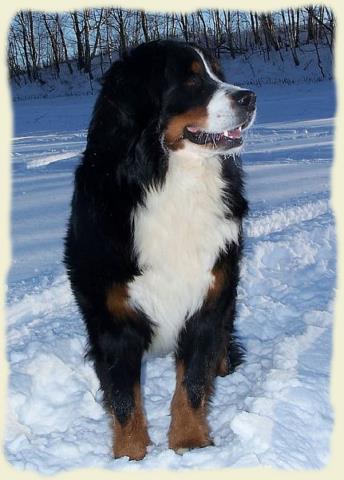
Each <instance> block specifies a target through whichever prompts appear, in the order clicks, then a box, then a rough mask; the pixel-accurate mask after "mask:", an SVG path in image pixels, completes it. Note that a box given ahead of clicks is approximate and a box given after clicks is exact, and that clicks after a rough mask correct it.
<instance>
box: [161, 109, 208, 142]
mask: <svg viewBox="0 0 344 480" xmlns="http://www.w3.org/2000/svg"><path fill="white" fill-rule="evenodd" d="M206 121H207V109H206V107H197V108H194V109H192V110H189V111H188V112H185V113H181V114H180V115H175V116H174V117H172V118H171V119H170V121H169V122H168V124H167V127H166V129H165V142H166V144H167V146H168V148H169V149H170V150H178V149H180V148H182V147H183V138H182V137H183V134H184V128H185V127H187V126H193V127H199V128H200V129H201V128H204V126H205V124H206Z"/></svg>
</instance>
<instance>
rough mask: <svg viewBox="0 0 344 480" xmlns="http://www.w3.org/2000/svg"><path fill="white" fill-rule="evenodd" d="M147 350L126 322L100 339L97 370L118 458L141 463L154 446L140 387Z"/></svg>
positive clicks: (106, 331) (114, 451)
mask: <svg viewBox="0 0 344 480" xmlns="http://www.w3.org/2000/svg"><path fill="white" fill-rule="evenodd" d="M143 349H144V345H143V341H142V333H141V332H139V331H137V329H136V328H135V327H134V326H132V325H130V324H126V323H124V322H122V324H121V325H117V326H116V328H112V329H111V330H110V329H107V330H104V331H103V332H102V333H101V334H99V335H98V338H97V347H96V353H95V355H94V356H95V367H96V372H97V375H98V377H99V380H100V384H101V387H102V390H103V391H104V403H105V407H106V409H107V411H108V412H109V413H110V415H111V417H112V422H113V424H112V428H113V433H114V437H113V455H114V457H115V458H118V457H123V456H128V457H129V458H130V459H131V460H141V459H142V458H143V457H144V456H145V454H146V450H147V446H148V445H149V443H150V439H149V436H148V431H147V423H146V419H145V415H144V411H143V407H142V400H141V388H140V372H141V360H142V354H143Z"/></svg>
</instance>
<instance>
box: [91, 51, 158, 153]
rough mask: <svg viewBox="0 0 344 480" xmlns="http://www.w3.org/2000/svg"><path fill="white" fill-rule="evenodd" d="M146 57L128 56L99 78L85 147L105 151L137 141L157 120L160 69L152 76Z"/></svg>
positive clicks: (152, 71) (151, 69) (150, 65)
mask: <svg viewBox="0 0 344 480" xmlns="http://www.w3.org/2000/svg"><path fill="white" fill-rule="evenodd" d="M146 56H147V55H137V54H136V55H129V56H128V57H126V58H124V59H122V60H118V61H116V62H115V63H114V64H113V65H112V66H111V67H110V69H109V70H108V72H107V73H106V74H105V75H104V77H103V79H102V89H101V92H100V94H99V96H98V99H97V102H96V104H95V108H94V111H93V116H92V121H91V124H90V128H89V133H88V146H89V147H90V146H91V145H94V146H96V148H97V150H98V151H99V149H101V150H103V149H104V148H106V149H107V150H108V151H109V150H113V149H116V150H118V148H121V147H120V146H119V144H121V145H122V147H123V146H124V145H126V146H127V147H128V148H129V149H130V144H132V143H133V142H135V141H137V139H138V138H139V136H140V135H141V134H142V131H143V130H144V129H145V128H147V126H148V124H151V123H152V121H154V119H158V117H159V114H160V108H161V92H162V85H161V83H162V81H163V75H162V69H161V68H160V69H159V68H158V69H157V70H156V71H155V73H154V68H153V66H152V59H149V58H146Z"/></svg>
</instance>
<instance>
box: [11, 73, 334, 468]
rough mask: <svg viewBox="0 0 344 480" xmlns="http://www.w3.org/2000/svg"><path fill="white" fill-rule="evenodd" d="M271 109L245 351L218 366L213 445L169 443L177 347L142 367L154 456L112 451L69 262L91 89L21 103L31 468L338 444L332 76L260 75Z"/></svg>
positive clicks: (17, 185) (220, 462) (19, 462)
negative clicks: (271, 78) (68, 238)
mask: <svg viewBox="0 0 344 480" xmlns="http://www.w3.org/2000/svg"><path fill="white" fill-rule="evenodd" d="M256 92H257V95H258V116H257V121H256V124H255V126H254V127H253V128H252V130H251V131H250V132H249V134H248V137H247V142H246V147H245V152H244V154H243V162H244V169H245V172H246V183H247V196H248V199H249V201H250V215H249V217H248V219H247V221H246V223H245V234H246V244H245V245H246V246H245V256H244V260H243V269H242V280H241V283H240V289H239V309H238V324H237V325H238V331H239V335H240V337H241V338H242V341H243V343H244V345H245V347H246V349H247V357H246V362H245V363H244V364H243V365H242V366H240V367H239V369H238V370H237V371H236V372H235V373H234V374H232V375H230V376H228V377H225V378H218V379H217V380H216V393H215V396H214V399H213V402H212V407H211V412H210V417H209V421H210V426H211V430H212V433H213V437H214V441H215V446H214V447H207V448H204V449H201V450H194V451H190V452H188V453H185V454H184V455H183V456H180V455H177V454H175V453H174V452H173V451H171V450H169V449H168V447H167V430H168V425H169V421H170V418H169V404H170V401H171V398H172V394H173V390H174V379H175V375H174V369H173V360H172V357H171V356H168V357H162V358H160V357H157V358H152V359H149V360H148V361H147V363H145V365H144V368H143V375H142V383H143V390H144V403H145V409H146V412H147V417H148V422H149V433H150V436H151V439H152V441H153V445H152V446H151V447H150V448H149V452H148V455H147V456H146V458H145V459H144V460H142V461H140V462H129V461H128V459H127V458H122V459H118V460H113V459H112V458H111V456H110V445H111V434H110V427H109V423H108V420H107V417H106V416H105V413H104V411H103V409H102V407H101V403H100V394H99V392H98V381H97V379H96V376H95V374H94V372H93V369H92V367H91V365H90V364H88V363H87V362H85V361H84V359H83V354H84V347H85V330H84V327H83V324H82V321H81V318H80V315H79V313H78V311H77V309H76V306H75V304H74V302H73V298H72V295H71V292H70V289H69V285H68V282H67V279H66V275H65V273H64V270H63V266H62V264H61V255H62V239H63V236H64V231H65V225H66V218H67V215H68V208H69V201H70V196H71V192H72V181H73V169H74V167H75V165H76V164H77V162H78V160H79V158H80V152H81V151H82V149H83V147H84V145H85V136H86V127H87V123H88V119H89V114H90V111H91V108H92V104H93V102H94V97H92V96H83V97H82V96H79V97H76V96H73V97H69V98H66V97H60V98H50V99H35V100H26V101H20V102H16V103H15V104H14V112H15V137H14V140H13V163H12V165H13V201H12V245H13V261H12V267H11V270H10V272H9V276H8V309H7V318H8V329H7V342H8V360H9V364H10V381H9V393H8V395H9V401H8V422H7V434H6V455H7V459H8V460H9V462H11V463H12V464H13V465H14V466H16V467H17V468H20V469H28V470H31V469H32V470H38V471H40V472H43V473H56V472H60V471H62V470H66V469H71V468H76V467H88V466H97V467H106V468H109V469H115V470H116V469H119V470H123V469H127V470H138V469H150V468H159V469H160V468H171V469H180V468H199V469H203V468H207V469H208V468H209V469H210V468H211V469H213V468H222V467H231V466H233V467H238V466H241V467H246V466H258V465H265V466H272V467H278V468H294V469H303V468H318V467H322V466H324V465H326V464H327V463H328V461H329V456H330V438H331V430H332V425H333V412H332V407H331V404H330V398H329V381H330V361H331V344H332V338H331V335H332V321H333V302H334V288H335V276H336V272H335V270H336V237H335V224H334V217H333V214H332V211H331V209H330V207H329V195H330V174H331V165H332V158H333V152H332V147H333V134H334V131H333V119H334V115H335V96H334V85H333V83H332V82H331V81H324V82H319V83H299V84H297V85H289V86H284V87H282V86H277V85H271V86H267V85H265V86H262V87H257V89H256Z"/></svg>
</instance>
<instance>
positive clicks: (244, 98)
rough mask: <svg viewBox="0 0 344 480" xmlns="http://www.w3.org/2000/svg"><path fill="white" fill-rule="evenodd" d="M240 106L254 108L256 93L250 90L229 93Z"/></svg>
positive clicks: (250, 109) (248, 108) (251, 109)
mask: <svg viewBox="0 0 344 480" xmlns="http://www.w3.org/2000/svg"><path fill="white" fill-rule="evenodd" d="M231 97H232V99H233V100H235V101H236V102H237V103H238V104H239V105H240V106H242V107H245V108H246V109H247V110H249V111H253V110H254V109H255V108H256V95H255V94H254V93H253V92H251V90H238V91H237V92H235V93H232V95H231Z"/></svg>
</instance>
